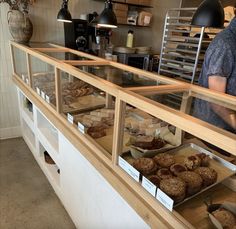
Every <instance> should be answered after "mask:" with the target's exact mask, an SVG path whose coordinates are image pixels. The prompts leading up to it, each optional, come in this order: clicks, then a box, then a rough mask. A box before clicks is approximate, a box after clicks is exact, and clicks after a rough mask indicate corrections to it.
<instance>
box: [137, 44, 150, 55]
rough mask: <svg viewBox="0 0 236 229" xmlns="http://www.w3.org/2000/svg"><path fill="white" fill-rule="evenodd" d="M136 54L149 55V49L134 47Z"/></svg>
mask: <svg viewBox="0 0 236 229" xmlns="http://www.w3.org/2000/svg"><path fill="white" fill-rule="evenodd" d="M135 48H136V53H137V54H149V53H151V47H145V46H144V47H135Z"/></svg>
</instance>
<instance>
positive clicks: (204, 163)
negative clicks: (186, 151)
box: [196, 153, 210, 167]
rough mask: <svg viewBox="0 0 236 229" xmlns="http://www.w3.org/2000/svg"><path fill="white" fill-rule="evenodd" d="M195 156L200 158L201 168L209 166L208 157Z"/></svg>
mask: <svg viewBox="0 0 236 229" xmlns="http://www.w3.org/2000/svg"><path fill="white" fill-rule="evenodd" d="M196 156H197V157H199V158H200V160H201V166H203V167H207V166H209V162H210V157H209V155H206V154H205V153H199V154H196Z"/></svg>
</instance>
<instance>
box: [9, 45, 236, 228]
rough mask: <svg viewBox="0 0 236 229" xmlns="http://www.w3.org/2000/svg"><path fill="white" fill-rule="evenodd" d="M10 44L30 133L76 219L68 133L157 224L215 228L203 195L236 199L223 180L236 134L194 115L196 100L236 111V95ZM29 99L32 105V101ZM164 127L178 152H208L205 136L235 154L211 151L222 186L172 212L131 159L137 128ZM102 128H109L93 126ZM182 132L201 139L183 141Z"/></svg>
mask: <svg viewBox="0 0 236 229" xmlns="http://www.w3.org/2000/svg"><path fill="white" fill-rule="evenodd" d="M10 47H11V54H12V63H13V81H14V83H15V84H16V86H17V88H18V93H19V106H20V108H21V111H22V112H21V115H22V127H23V128H24V129H23V136H24V138H25V139H26V142H27V144H28V145H29V147H30V149H31V151H32V152H33V154H34V156H35V158H36V160H37V161H38V162H39V164H40V166H41V168H42V169H43V170H44V163H43V161H42V160H41V159H42V152H44V151H45V150H47V151H48V153H49V154H50V156H51V157H52V158H53V160H54V161H55V164H56V165H55V166H54V167H50V166H48V165H47V168H46V170H45V171H46V175H47V176H48V179H49V181H50V183H51V184H52V186H53V188H54V189H55V191H56V192H57V194H58V196H59V197H60V199H61V200H62V202H63V204H64V205H65V206H66V208H67V210H68V212H69V214H70V215H71V216H72V219H73V220H74V221H76V219H75V218H76V217H77V218H79V217H80V215H79V216H76V215H73V214H74V213H73V210H70V208H69V207H67V203H68V202H70V201H72V200H71V199H72V198H76V196H74V197H73V195H70V193H69V192H68V190H67V187H66V185H64V184H67V185H69V186H70V185H71V187H73V188H75V187H76V182H77V181H76V180H74V181H73V182H72V181H71V183H69V182H70V179H69V177H67V176H66V175H64V174H71V171H72V169H71V168H67V167H66V166H65V165H64V164H65V163H66V161H67V160H69V159H68V158H67V157H69V151H68V152H67V153H66V154H65V155H64V156H62V155H61V153H60V150H61V149H62V148H63V146H61V145H60V144H62V142H63V141H62V140H60V139H62V134H63V136H64V137H65V138H66V139H67V140H68V141H69V142H70V143H71V144H72V145H73V147H74V148H75V149H76V150H78V152H79V154H81V155H83V157H84V158H85V159H86V160H87V161H88V162H90V163H91V165H92V166H93V167H94V168H95V169H96V170H97V171H98V172H99V173H100V174H101V175H102V176H103V177H104V178H105V180H106V181H107V182H108V183H109V184H110V185H111V186H112V187H113V188H114V189H115V190H116V191H117V192H118V193H119V194H120V195H121V196H122V197H123V199H124V200H125V201H126V202H128V204H129V205H130V206H131V207H132V208H133V209H134V210H135V211H136V212H137V214H138V215H139V216H140V217H141V218H142V219H143V220H144V222H145V223H146V224H147V225H148V226H149V227H151V228H209V226H210V225H211V224H210V221H209V219H208V218H207V213H206V211H205V206H204V203H203V202H204V199H205V198H206V197H207V196H209V195H213V196H214V200H215V201H218V202H224V201H226V200H228V201H234V200H235V196H236V195H235V192H234V191H233V190H231V189H229V188H228V187H226V186H224V185H223V184H222V181H223V180H225V179H228V178H229V177H230V176H231V175H233V174H234V173H235V166H234V165H233V164H231V163H230V161H231V160H233V159H234V157H235V156H236V153H235V152H236V136H235V134H233V133H230V132H227V131H225V130H222V129H220V128H219V127H216V126H213V125H211V124H209V123H206V122H204V121H202V120H199V119H198V118H196V117H194V116H193V115H192V114H193V112H192V108H193V107H194V106H193V104H194V101H195V100H196V99H201V100H205V101H207V102H208V103H214V104H217V105H219V106H221V107H222V109H229V110H232V111H234V112H235V111H236V99H235V97H233V96H230V95H223V94H219V93H216V92H214V91H211V90H208V89H205V88H201V87H198V86H196V85H192V84H188V83H185V82H181V81H177V80H174V79H171V78H168V77H164V76H161V75H155V74H153V73H150V72H146V71H142V70H139V69H136V68H133V67H129V66H125V65H122V64H119V63H115V62H112V61H107V60H104V59H101V58H97V57H94V56H91V55H88V54H85V53H82V52H78V51H75V50H71V49H68V48H64V47H61V46H58V45H54V44H43V43H41V44H39V43H32V44H30V45H29V46H25V45H22V44H18V43H15V42H10ZM194 47H195V46H194ZM172 62H173V61H172ZM178 62H179V61H178ZM173 63H174V62H173ZM181 63H182V62H181ZM167 65H168V64H167ZM189 65H190V64H189ZM168 66H169V65H168ZM177 70H179V69H177ZM170 94H171V95H177V96H179V98H181V104H180V105H179V106H173V104H172V103H170V102H169V95H170ZM21 98H23V101H24V100H26V101H27V103H25V102H22V99H21ZM29 102H30V103H32V104H33V109H31V108H30V110H29V109H28V108H27V106H26V105H25V104H30V103H29ZM31 111H32V112H33V113H32V112H31ZM101 123H103V125H101ZM159 124H160V125H164V127H168V128H166V130H167V135H165V136H164V138H165V137H166V136H168V137H166V139H167V140H166V141H168V142H169V143H170V142H173V141H174V143H173V145H171V144H170V145H171V148H172V149H171V150H177V149H179V146H180V145H181V144H182V143H184V144H188V143H189V142H190V144H193V142H192V141H194V143H195V144H199V147H200V148H201V149H202V150H203V151H204V152H205V150H207V152H209V151H208V149H206V146H204V145H202V143H201V142H200V141H199V139H203V140H204V141H207V142H209V143H211V144H212V145H215V146H217V147H219V148H221V149H223V150H225V151H227V152H229V153H230V154H231V156H230V157H229V158H225V157H224V158H221V156H219V154H218V153H217V152H214V153H213V152H212V151H211V152H210V155H211V159H212V160H213V159H214V158H217V159H216V161H220V162H222V163H220V166H219V167H220V168H222V171H223V170H224V171H227V172H225V173H224V174H223V172H222V171H221V169H220V168H219V170H218V173H219V177H221V178H220V179H218V181H217V182H216V184H215V185H213V186H212V187H210V188H209V189H208V190H205V191H204V192H201V193H199V195H197V196H196V197H195V196H193V197H192V199H191V201H185V202H184V203H182V204H180V205H178V206H176V205H175V206H172V207H173V209H171V210H170V209H169V210H168V209H167V208H166V207H164V206H163V203H161V202H159V201H158V200H157V199H156V193H154V195H152V194H150V190H148V189H147V188H145V187H144V186H143V184H141V183H140V178H141V177H142V176H141V175H140V174H139V173H136V172H138V171H136V170H135V169H134V168H133V167H132V163H130V161H129V160H130V158H131V160H133V159H134V158H132V155H131V157H130V155H129V159H126V157H125V156H124V154H125V153H127V152H129V151H130V149H131V148H130V144H131V143H130V142H131V140H132V137H134V136H135V137H136V135H137V132H139V131H141V132H142V134H146V135H152V134H153V133H154V132H155V133H156V130H157V129H158V130H159V129H160V128H162V127H163V126H162V127H161V126H159ZM96 125H97V126H96ZM143 125H144V126H143ZM98 126H99V128H100V127H101V126H102V128H101V129H98V130H97V128H94V127H98ZM157 126H158V127H157ZM169 127H170V128H169ZM24 130H26V131H24ZM183 131H184V132H187V133H189V134H191V136H192V138H194V139H188V140H186V139H183V137H182V132H183ZM161 133H162V132H161V131H160V134H161ZM37 138H38V139H39V141H37V140H36V139H37ZM196 138H198V139H197V140H196ZM170 139H171V140H170ZM67 140H66V141H65V142H67ZM195 141H196V142H195ZM65 148H66V147H65ZM74 148H73V149H74ZM34 152H35V153H34ZM37 152H38V153H37ZM139 153H140V152H139ZM38 157H39V158H41V159H39V160H38V159H37V158H38ZM73 163H75V164H76V162H75V161H73ZM58 168H59V169H60V171H61V172H60V174H58V173H57V171H58ZM61 168H63V169H61ZM75 169H77V168H76V166H75ZM130 171H131V172H130ZM226 173H227V175H225V174H226ZM142 179H143V180H144V178H143V177H142ZM67 192H68V195H67ZM155 192H156V191H155ZM78 198H79V197H78ZM72 202H73V201H72ZM74 202H76V201H74ZM193 203H194V205H193ZM73 204H74V203H73ZM193 206H194V208H193ZM76 208H77V209H79V205H78V206H74V209H76ZM193 216H194V217H193ZM193 218H194V219H193ZM78 226H79V224H78Z"/></svg>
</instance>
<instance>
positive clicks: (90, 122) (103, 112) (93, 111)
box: [60, 71, 115, 157]
mask: <svg viewBox="0 0 236 229" xmlns="http://www.w3.org/2000/svg"><path fill="white" fill-rule="evenodd" d="M60 77H61V90H62V104H63V113H64V114H65V116H66V117H67V118H68V121H69V122H71V123H73V124H74V125H75V128H77V129H79V131H81V132H82V133H84V134H86V135H88V137H89V139H90V140H91V141H92V142H93V143H94V144H96V145H97V146H99V147H102V149H103V150H104V152H106V153H107V154H106V155H110V156H111V154H112V142H113V126H114V114H115V98H114V97H112V96H111V95H109V94H107V93H105V92H104V91H102V90H100V89H98V88H96V87H94V86H92V85H90V84H88V83H86V82H84V81H82V80H79V79H77V78H76V77H74V76H72V75H69V74H68V73H66V72H63V71H61V73H60ZM108 157H109V156H108Z"/></svg>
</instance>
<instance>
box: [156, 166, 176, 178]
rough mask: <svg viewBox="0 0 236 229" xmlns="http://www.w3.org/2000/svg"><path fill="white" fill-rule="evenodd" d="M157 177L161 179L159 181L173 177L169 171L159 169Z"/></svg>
mask: <svg viewBox="0 0 236 229" xmlns="http://www.w3.org/2000/svg"><path fill="white" fill-rule="evenodd" d="M157 176H158V177H160V178H161V180H163V179H169V178H172V177H173V175H172V173H171V171H170V170H169V169H166V168H163V169H159V170H158V171H157Z"/></svg>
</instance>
